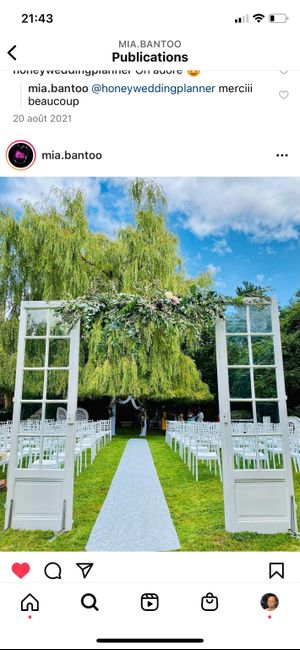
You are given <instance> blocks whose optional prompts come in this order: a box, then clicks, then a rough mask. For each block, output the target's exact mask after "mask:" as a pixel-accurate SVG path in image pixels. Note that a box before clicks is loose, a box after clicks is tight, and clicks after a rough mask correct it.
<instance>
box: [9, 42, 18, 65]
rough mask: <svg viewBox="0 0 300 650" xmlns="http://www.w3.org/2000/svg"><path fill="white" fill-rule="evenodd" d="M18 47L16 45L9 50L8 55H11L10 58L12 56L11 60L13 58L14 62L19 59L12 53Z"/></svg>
mask: <svg viewBox="0 0 300 650" xmlns="http://www.w3.org/2000/svg"><path fill="white" fill-rule="evenodd" d="M16 47H17V46H16V45H13V46H12V47H11V48H10V50H8V52H7V54H9V56H11V58H12V59H13V60H14V61H16V60H17V59H16V57H15V56H14V55H13V54H12V51H13V50H14V49H15V48H16Z"/></svg>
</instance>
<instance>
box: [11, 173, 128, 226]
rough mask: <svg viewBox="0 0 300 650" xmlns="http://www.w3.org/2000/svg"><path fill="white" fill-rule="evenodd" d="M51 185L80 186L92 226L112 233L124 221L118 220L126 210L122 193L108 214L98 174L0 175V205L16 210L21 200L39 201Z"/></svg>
mask: <svg viewBox="0 0 300 650" xmlns="http://www.w3.org/2000/svg"><path fill="white" fill-rule="evenodd" d="M52 187H55V188H58V189H61V190H71V189H81V190H82V191H83V192H84V195H85V199H86V205H87V207H88V209H89V222H90V224H91V226H92V228H94V229H95V230H100V231H101V232H104V233H106V234H107V235H110V236H113V235H114V233H115V231H116V229H117V228H118V227H120V226H122V225H124V223H125V219H124V221H121V219H122V217H123V216H124V214H125V212H126V210H125V200H123V204H124V205H123V204H122V197H119V196H118V197H116V200H115V202H114V211H113V212H114V214H113V215H112V212H111V211H109V210H108V209H107V208H105V207H104V201H103V196H102V195H101V186H100V183H99V179H98V178H89V177H82V178H81V177H77V178H61V177H54V178H43V177H28V178H22V179H20V178H14V179H13V182H12V179H7V180H6V179H5V180H4V179H2V185H1V192H0V206H1V207H3V208H4V207H5V208H7V207H10V208H13V209H14V210H16V211H18V212H19V211H20V209H21V206H22V204H23V203H24V202H29V203H32V204H33V205H34V204H37V203H40V202H41V200H42V198H43V197H48V196H49V193H50V191H51V188H52ZM51 202H52V203H54V204H55V203H56V200H55V197H54V196H53V197H51ZM127 206H128V199H127ZM116 208H117V210H116ZM116 215H118V218H116Z"/></svg>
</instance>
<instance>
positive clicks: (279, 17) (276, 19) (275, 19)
mask: <svg viewBox="0 0 300 650" xmlns="http://www.w3.org/2000/svg"><path fill="white" fill-rule="evenodd" d="M288 19H289V17H288V16H287V15H286V14H269V22H270V23H286V21H287V20H288Z"/></svg>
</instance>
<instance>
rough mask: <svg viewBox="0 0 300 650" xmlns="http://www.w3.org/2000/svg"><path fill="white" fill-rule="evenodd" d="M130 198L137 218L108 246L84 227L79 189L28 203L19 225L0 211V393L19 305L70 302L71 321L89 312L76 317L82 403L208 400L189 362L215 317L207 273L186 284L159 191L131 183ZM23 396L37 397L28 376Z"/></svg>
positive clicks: (7, 377)
mask: <svg viewBox="0 0 300 650" xmlns="http://www.w3.org/2000/svg"><path fill="white" fill-rule="evenodd" d="M129 192H130V196H131V198H132V201H133V205H134V220H133V223H132V224H131V225H128V226H126V227H123V228H120V229H119V231H118V232H117V233H116V237H115V238H114V239H109V238H107V237H106V236H105V235H103V234H102V233H95V232H92V231H91V230H90V229H89V226H88V220H87V216H86V211H85V200H84V195H83V193H82V192H80V191H72V190H71V191H67V192H66V191H64V192H62V191H59V190H57V189H53V190H52V191H51V193H50V195H49V197H48V198H45V199H43V200H42V201H41V203H39V204H37V205H31V204H30V203H25V204H24V205H23V213H22V215H21V217H20V219H17V218H16V217H15V216H14V215H13V214H11V213H10V212H8V211H6V212H2V213H1V214H0V363H1V370H0V390H2V391H4V392H5V393H6V395H7V396H9V395H11V394H12V392H13V388H14V368H15V360H16V359H15V352H16V341H17V329H18V316H19V310H20V303H21V300H67V301H68V305H69V315H70V314H71V315H72V314H73V315H74V314H75V311H76V305H77V307H78V305H81V306H82V304H88V305H89V307H91V309H90V310H86V311H84V309H83V310H81V312H80V316H81V318H82V324H83V332H84V336H83V339H82V346H81V370H80V386H79V392H80V396H81V397H83V398H84V397H101V396H104V395H106V396H111V397H114V396H127V395H129V394H131V395H134V396H135V397H138V398H140V399H142V398H143V399H144V398H146V399H147V398H151V399H166V398H173V397H176V398H185V399H189V400H191V401H192V400H193V401H200V400H207V399H211V395H210V391H209V388H208V386H207V385H206V384H205V383H204V382H203V381H202V378H201V374H200V372H199V371H198V370H197V367H196V364H195V362H194V358H193V357H194V352H195V349H196V347H197V345H198V342H199V336H200V330H201V329H203V328H204V327H205V322H206V321H208V320H211V319H212V318H214V317H215V306H216V303H215V296H213V292H212V291H211V276H210V275H209V274H207V273H204V274H202V275H200V276H199V277H198V278H196V279H194V280H193V281H192V280H190V279H188V278H187V276H186V274H185V272H184V269H183V265H182V260H181V258H180V255H179V253H178V240H177V238H176V237H175V236H174V235H173V234H172V233H171V232H170V230H169V229H168V226H167V216H166V199H165V196H164V193H163V191H162V190H161V188H160V187H159V186H158V185H157V184H155V183H154V182H151V181H147V182H146V181H144V180H141V179H137V180H135V181H134V182H133V183H131V185H130V188H129ZM201 291H204V293H203V295H202V294H201ZM82 295H88V296H89V297H90V302H87V303H86V301H82V300H81V299H80V296H82ZM72 299H75V303H74V302H72ZM76 300H77V301H76ZM74 305H75V307H74ZM99 306H100V311H99ZM97 310H98V311H97ZM61 355H62V352H61V351H59V350H58V351H57V357H56V363H55V365H61V363H60V362H62V361H63V360H62V358H61ZM31 361H32V363H31V364H29V365H33V366H34V365H35V364H34V363H33V361H34V359H31ZM37 365H38V364H37ZM63 365H65V364H63ZM52 377H54V375H53V374H52ZM25 389H26V395H27V396H28V398H31V397H34V396H35V393H36V390H37V389H38V387H37V385H36V379H35V378H34V377H32V378H31V379H30V380H28V384H27V385H26V387H25ZM56 389H57V387H56V386H54V385H53V394H55V391H56ZM63 389H64V387H63V386H62V387H61V390H63Z"/></svg>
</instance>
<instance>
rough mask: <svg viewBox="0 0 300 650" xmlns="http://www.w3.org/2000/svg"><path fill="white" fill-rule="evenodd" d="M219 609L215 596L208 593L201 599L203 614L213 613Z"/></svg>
mask: <svg viewBox="0 0 300 650" xmlns="http://www.w3.org/2000/svg"><path fill="white" fill-rule="evenodd" d="M218 607H219V601H218V598H217V596H214V595H213V594H212V593H211V592H210V591H209V592H208V593H207V594H206V596H202V598H201V609H204V611H205V612H215V611H216V609H218Z"/></svg>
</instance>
